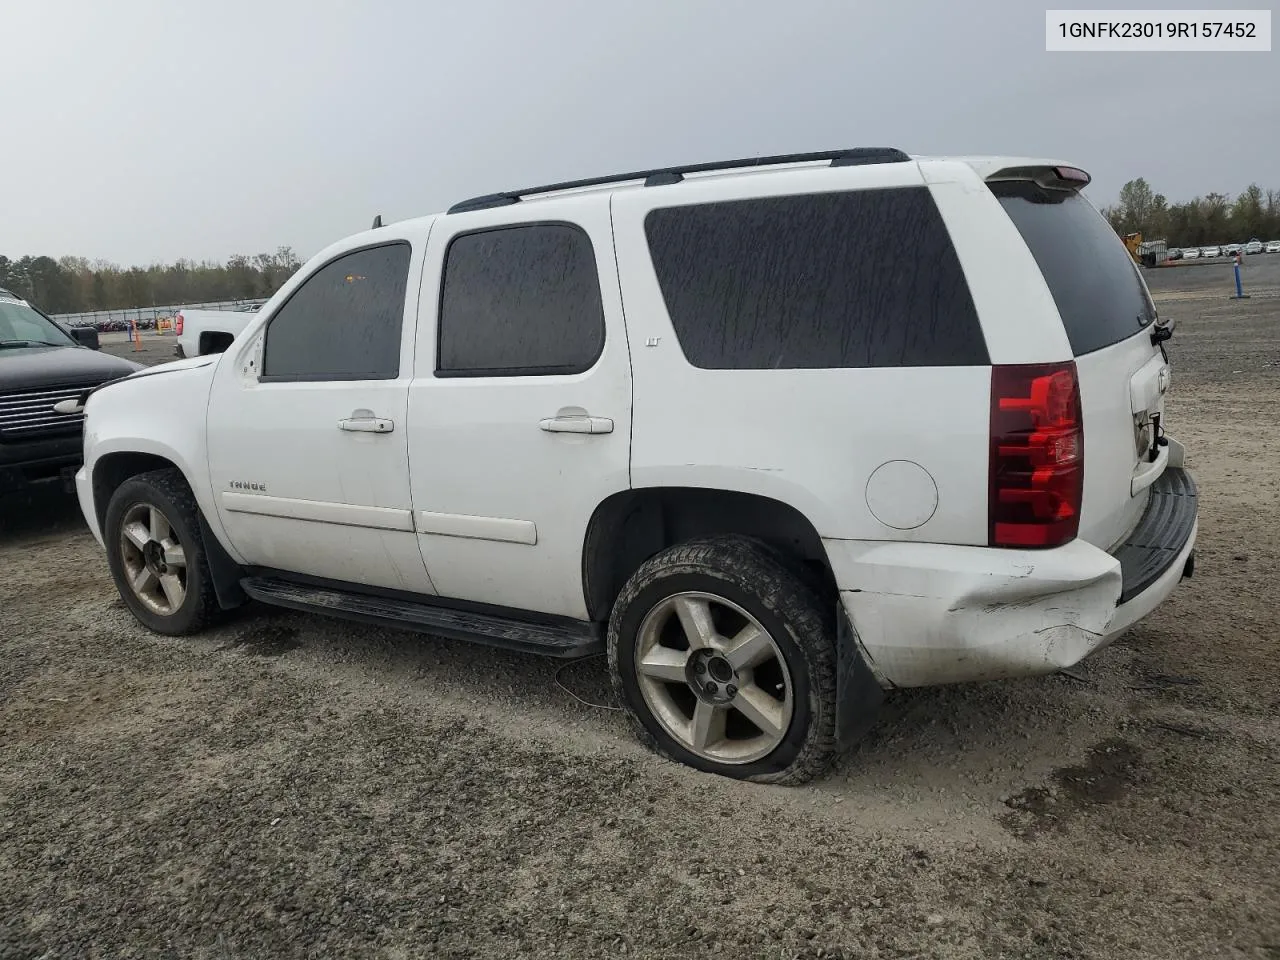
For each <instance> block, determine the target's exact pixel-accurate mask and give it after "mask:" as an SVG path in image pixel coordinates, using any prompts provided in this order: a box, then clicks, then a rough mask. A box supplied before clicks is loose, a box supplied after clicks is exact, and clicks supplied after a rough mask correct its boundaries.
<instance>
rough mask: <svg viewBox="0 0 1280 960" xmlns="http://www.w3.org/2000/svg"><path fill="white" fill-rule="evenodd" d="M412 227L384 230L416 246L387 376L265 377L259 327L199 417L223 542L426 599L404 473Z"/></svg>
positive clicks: (261, 562) (420, 238) (296, 568)
mask: <svg viewBox="0 0 1280 960" xmlns="http://www.w3.org/2000/svg"><path fill="white" fill-rule="evenodd" d="M418 230H419V231H420V233H419V234H418V235H404V236H403V237H401V236H397V235H395V234H391V233H390V231H389V230H388V231H387V235H386V239H387V241H394V240H397V239H406V240H409V241H410V242H411V243H413V249H412V255H411V256H410V258H409V274H408V279H407V281H406V292H407V295H406V296H405V298H404V301H405V302H404V303H403V304H402V305H401V309H402V311H403V312H402V315H401V317H402V319H401V330H400V344H399V349H400V353H399V365H398V373H396V374H395V376H394V377H393V378H389V379H356V380H323V379H320V380H274V379H271V378H269V377H262V376H260V375H259V374H260V371H262V370H264V364H263V359H262V358H263V338H264V337H265V336H266V331H267V329H269V328H268V327H267V326H264V325H263V324H258V325H256V326H255V328H254V329H252V330H250V331H248V332H247V334H246V335H245V336H244V342H243V343H238V344H237V345H236V347H235V348H234V349H235V351H236V355H235V356H234V357H228V358H227V359H228V361H232V362H224V363H223V364H221V365H220V367H219V370H218V373H217V375H216V377H215V382H214V386H213V392H212V396H211V401H210V407H209V414H208V435H209V473H210V481H211V483H212V488H213V491H214V496H215V500H216V502H217V506H218V514H219V517H220V519H221V520H222V523H223V526H224V528H225V530H226V533H227V536H228V538H229V539H230V540H231V542H232V544H233V545H234V546H235V548H236V550H237V551H238V552H239V553H240V554H241V555H242V556H244V558H245V560H246V561H247V563H249V564H250V565H255V566H262V567H270V568H275V569H279V570H284V571H288V572H290V573H297V574H306V575H309V576H314V577H321V578H325V579H329V580H337V581H343V582H349V583H356V584H363V585H367V586H376V587H385V588H390V589H396V590H404V591H409V592H413V593H422V594H431V593H434V588H433V586H432V584H431V580H430V578H429V577H428V576H427V572H426V568H425V567H424V566H423V562H422V554H421V551H420V550H419V549H418V545H417V536H416V534H415V533H414V532H413V530H414V528H413V503H412V500H411V498H410V490H409V475H408V430H407V429H406V427H407V413H408V387H409V381H410V379H411V378H412V371H413V349H414V337H415V324H414V319H415V317H414V315H415V309H416V299H417V290H418V284H419V281H420V278H421V261H422V253H423V249H424V246H425V240H426V232H427V231H426V229H424V228H418ZM380 233H381V231H380ZM379 239H381V236H380V237H379ZM366 245H367V241H366ZM332 256H333V254H332V253H330V254H329V259H332ZM304 269H305V268H304ZM347 279H348V281H350V282H359V281H361V280H364V279H366V278H364V277H360V276H356V277H354V279H353V278H347ZM303 283H304V285H305V281H304V282H303ZM288 302H289V301H287V300H286V301H285V302H284V303H283V304H281V308H283V307H284V306H287V305H288ZM299 302H303V301H299ZM268 323H269V321H268ZM391 360H392V361H393V360H394V355H393V356H392V358H391ZM267 369H268V372H269V362H268V367H267Z"/></svg>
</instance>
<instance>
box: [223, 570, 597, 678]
mask: <svg viewBox="0 0 1280 960" xmlns="http://www.w3.org/2000/svg"><path fill="white" fill-rule="evenodd" d="M240 586H241V588H242V589H243V590H244V592H245V593H247V594H248V595H249V596H251V597H252V598H253V599H255V600H259V601H261V602H262V603H269V604H272V605H274V606H277V607H288V608H290V609H291V610H304V611H306V612H308V613H319V614H324V615H327V616H331V617H341V618H343V619H346V620H360V621H363V622H365V623H377V624H381V625H383V626H387V627H398V628H400V629H402V630H413V631H416V632H419V633H431V634H435V635H437V636H441V637H448V638H450V639H452V640H470V641H472V642H475V643H483V644H488V645H489V646H494V647H503V648H504V649H507V650H517V651H520V652H521V653H536V654H541V655H542V656H547V657H558V658H562V659H570V658H574V657H587V656H591V655H592V654H596V653H600V652H601V651H602V650H603V649H604V638H603V636H602V631H601V628H600V625H599V624H595V623H585V622H581V621H577V620H565V621H564V622H563V623H562V624H551V623H531V622H529V621H526V620H519V619H516V618H514V617H504V616H500V615H495V614H492V613H473V612H470V611H465V610H454V609H451V608H448V607H442V606H437V605H435V604H432V603H427V602H423V601H418V600H398V599H392V598H389V597H374V596H369V595H368V594H364V593H349V592H347V591H345V590H332V589H328V588H325V587H312V586H306V585H303V584H298V583H291V582H289V581H288V580H280V579H276V578H274V577H246V578H244V579H243V580H241V581H240Z"/></svg>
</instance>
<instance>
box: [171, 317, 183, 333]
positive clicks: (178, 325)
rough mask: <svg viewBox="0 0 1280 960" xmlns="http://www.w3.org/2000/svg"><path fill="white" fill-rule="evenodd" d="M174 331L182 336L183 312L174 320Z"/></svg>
mask: <svg viewBox="0 0 1280 960" xmlns="http://www.w3.org/2000/svg"><path fill="white" fill-rule="evenodd" d="M173 332H174V333H175V334H177V335H178V336H182V314H178V319H177V320H175V321H174V322H173Z"/></svg>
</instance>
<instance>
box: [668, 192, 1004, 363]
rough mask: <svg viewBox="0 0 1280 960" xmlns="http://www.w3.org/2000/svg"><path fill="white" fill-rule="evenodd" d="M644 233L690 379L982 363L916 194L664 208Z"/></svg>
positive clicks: (951, 263) (932, 208)
mask: <svg viewBox="0 0 1280 960" xmlns="http://www.w3.org/2000/svg"><path fill="white" fill-rule="evenodd" d="M645 233H646V236H647V238H648V241H649V251H650V254H651V256H652V258H653V266H654V269H655V271H656V272H657V276H658V283H659V285H660V287H661V289H662V296H663V299H664V300H665V302H666V306H667V312H668V313H669V314H670V317H671V323H672V326H673V327H674V328H675V333H676V336H677V338H678V339H679V341H680V346H681V349H682V350H683V351H684V354H685V357H687V358H688V360H689V362H690V363H692V364H693V365H694V366H697V367H702V368H704V369H729V368H733V369H754V370H761V369H764V370H769V369H775V370H776V369H798V368H831V367H899V366H970V365H972V366H979V365H985V364H987V363H989V362H990V361H989V359H988V355H987V347H986V342H985V341H984V340H983V337H982V328H981V326H980V324H979V323H978V315H977V313H976V311H975V310H974V306H973V300H972V298H971V297H970V295H969V287H968V284H967V283H966V282H965V278H964V271H963V270H962V269H961V267H960V262H959V260H958V258H957V257H956V251H955V248H954V247H953V246H952V245H951V237H950V235H949V234H948V233H947V228H946V225H945V224H944V223H943V222H942V216H941V215H940V214H939V213H938V208H937V206H936V205H935V204H934V202H933V198H932V197H931V196H930V195H929V191H928V188H926V187H907V188H897V189H887V190H860V191H852V192H841V193H820V194H808V195H803V196H786V197H762V198H755V199H751V200H733V201H727V202H721V203H707V204H695V205H689V206H680V207H665V208H661V209H657V210H651V211H650V212H649V214H648V216H646V218H645Z"/></svg>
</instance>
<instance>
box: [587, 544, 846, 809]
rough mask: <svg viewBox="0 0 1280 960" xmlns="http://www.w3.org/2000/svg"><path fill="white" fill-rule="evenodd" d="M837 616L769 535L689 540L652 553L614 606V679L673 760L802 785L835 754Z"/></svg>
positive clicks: (643, 728)
mask: <svg viewBox="0 0 1280 960" xmlns="http://www.w3.org/2000/svg"><path fill="white" fill-rule="evenodd" d="M833 620H834V611H833V610H827V609H826V607H825V605H824V604H823V603H822V601H821V600H820V599H819V597H818V594H817V593H816V592H815V591H814V590H813V589H812V588H811V587H810V586H809V585H808V584H806V583H805V582H804V581H803V580H801V579H800V578H799V577H797V576H796V575H795V574H794V573H792V572H791V571H790V570H789V569H787V567H786V566H784V565H783V563H782V562H781V559H780V558H779V557H778V556H777V555H776V554H775V553H773V552H772V551H770V550H769V549H768V548H767V547H765V546H764V545H763V544H760V543H758V542H756V541H752V540H749V539H746V538H739V537H718V538H712V539H707V540H700V541H694V542H690V543H685V544H681V545H679V546H675V547H672V548H670V549H668V550H665V551H664V552H662V553H660V554H658V555H657V556H655V557H653V558H651V559H650V560H648V561H647V562H646V563H644V564H643V565H642V566H641V567H640V569H639V570H637V571H636V572H635V574H633V575H632V577H631V579H630V580H629V581H628V582H627V584H626V586H625V587H624V588H623V590H622V593H621V595H620V596H619V597H618V600H617V603H616V604H615V605H614V609H613V614H612V616H611V617H610V620H609V637H608V652H609V666H610V672H611V674H612V677H613V683H614V687H615V690H616V691H617V694H618V697H619V699H620V700H621V701H622V703H623V704H624V705H625V707H626V710H627V713H628V716H629V718H630V720H631V723H632V726H633V727H634V728H635V730H636V731H637V733H638V734H639V736H640V737H641V739H642V740H644V741H645V742H646V743H648V744H649V745H650V746H652V747H654V748H656V749H657V750H658V751H659V752H661V753H662V754H664V755H666V756H668V757H670V758H671V759H673V760H678V761H680V762H681V763H685V764H688V765H689V766H692V767H696V768H698V769H700V770H705V771H708V772H711V773H718V774H721V775H723V776H727V777H733V778H736V779H741V780H753V781H757V782H764V783H786V784H795V783H802V782H804V781H806V780H808V779H810V778H811V777H813V776H814V775H816V774H817V773H820V772H821V771H822V770H823V769H824V768H825V767H826V765H827V764H828V763H829V761H830V760H831V758H832V756H833V755H834V753H835V686H836V683H835V676H836V670H835V650H834V643H833V638H834V623H833Z"/></svg>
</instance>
